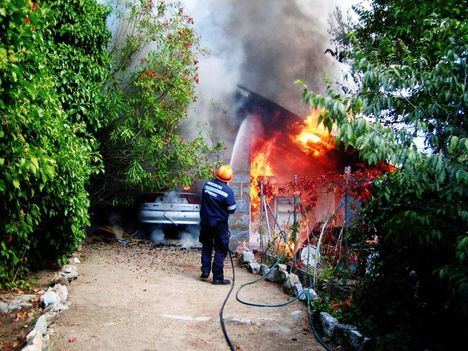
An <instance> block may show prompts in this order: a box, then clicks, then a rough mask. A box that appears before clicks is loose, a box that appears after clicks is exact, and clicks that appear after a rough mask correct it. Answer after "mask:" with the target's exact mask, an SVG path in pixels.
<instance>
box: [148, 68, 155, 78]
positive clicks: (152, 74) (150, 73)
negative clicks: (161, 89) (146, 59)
mask: <svg viewBox="0 0 468 351" xmlns="http://www.w3.org/2000/svg"><path fill="white" fill-rule="evenodd" d="M146 75H147V76H149V77H154V71H153V70H152V69H149V68H148V69H147V70H146Z"/></svg>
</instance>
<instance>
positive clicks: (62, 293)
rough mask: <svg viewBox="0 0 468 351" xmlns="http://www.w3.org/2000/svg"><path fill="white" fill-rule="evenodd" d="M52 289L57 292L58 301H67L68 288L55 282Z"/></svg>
mask: <svg viewBox="0 0 468 351" xmlns="http://www.w3.org/2000/svg"><path fill="white" fill-rule="evenodd" d="M53 290H54V291H55V292H56V293H57V295H58V297H59V301H60V303H64V302H65V301H67V298H68V289H67V287H66V286H65V285H61V284H55V285H54V287H53Z"/></svg>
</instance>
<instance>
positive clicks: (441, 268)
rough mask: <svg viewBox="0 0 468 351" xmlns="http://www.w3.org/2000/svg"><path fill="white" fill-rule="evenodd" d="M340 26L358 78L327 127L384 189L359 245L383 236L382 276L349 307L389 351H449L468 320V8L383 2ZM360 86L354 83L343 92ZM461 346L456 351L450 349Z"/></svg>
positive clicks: (312, 98) (322, 102) (328, 109)
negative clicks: (386, 169) (379, 167)
mask: <svg viewBox="0 0 468 351" xmlns="http://www.w3.org/2000/svg"><path fill="white" fill-rule="evenodd" d="M355 10H356V13H357V15H358V21H357V22H356V23H344V21H343V16H341V15H338V16H337V19H338V22H339V23H340V22H341V26H339V27H335V28H334V33H335V35H336V40H335V44H336V50H335V53H336V56H337V57H338V58H339V59H340V60H342V61H344V62H346V63H348V64H349V65H350V67H351V70H350V73H349V74H348V75H347V76H346V77H345V85H344V86H341V87H340V88H342V89H341V91H340V92H338V89H335V87H332V86H331V85H329V87H328V94H327V96H321V95H318V94H314V93H313V92H311V91H309V90H308V89H307V87H306V88H305V89H304V95H303V98H304V99H305V100H306V101H308V102H309V103H310V104H311V105H312V106H314V107H319V108H323V110H324V112H323V114H322V115H321V120H322V121H323V122H324V124H325V125H327V126H328V127H330V128H331V126H332V125H333V124H335V125H336V126H337V127H339V130H340V132H339V136H338V138H339V139H340V140H342V141H343V142H344V143H345V145H348V146H352V147H353V148H355V149H357V150H359V153H360V156H361V157H362V158H364V159H365V160H366V161H368V162H369V163H371V164H374V163H377V162H379V161H383V162H390V163H392V164H393V165H395V166H397V167H398V168H399V170H398V171H397V172H395V173H393V174H389V175H387V176H385V177H384V178H382V179H381V180H380V181H378V182H377V184H376V188H375V192H374V198H373V199H372V201H371V202H370V203H369V204H368V205H367V206H366V208H365V209H364V212H363V221H364V229H363V230H362V231H360V232H359V231H358V232H357V233H355V235H356V237H357V238H360V239H371V238H373V236H374V235H376V236H377V238H378V245H377V247H376V250H377V252H378V256H377V257H376V258H375V269H374V270H373V271H372V272H370V274H369V275H367V276H366V278H365V279H364V280H363V282H362V285H361V287H360V290H359V291H356V292H355V294H354V295H353V300H352V304H351V306H353V305H354V307H353V308H352V309H354V311H355V315H356V316H358V320H361V323H362V326H363V327H364V328H365V331H366V332H367V333H371V334H372V335H373V336H374V337H375V338H376V339H377V348H378V349H381V350H396V349H403V350H415V349H431V350H443V349H452V348H453V347H451V346H452V345H455V343H456V340H457V339H459V337H460V335H462V334H457V333H458V332H461V330H462V328H463V327H464V326H465V325H466V319H467V317H468V298H467V296H468V269H467V259H468V237H467V234H466V233H467V227H468V225H467V224H468V213H467V211H466V205H465V204H466V203H467V183H468V170H467V163H466V161H467V155H468V138H467V137H468V135H467V129H466V116H465V113H466V102H467V94H466V72H467V66H466V60H467V53H468V46H467V42H466V37H467V35H468V25H467V23H466V20H465V18H466V6H464V4H462V3H461V2H459V1H452V0H448V1H431V2H427V1H426V2H424V1H422V2H408V1H404V0H392V1H387V0H374V1H371V3H370V4H369V6H366V7H359V6H357V7H355ZM350 78H352V84H346V81H349V80H350ZM453 349H454V348H453Z"/></svg>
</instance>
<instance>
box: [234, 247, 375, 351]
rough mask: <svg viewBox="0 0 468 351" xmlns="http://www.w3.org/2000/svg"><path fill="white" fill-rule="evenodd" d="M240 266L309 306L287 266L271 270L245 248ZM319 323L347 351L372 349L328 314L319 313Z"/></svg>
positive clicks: (370, 343) (353, 330)
mask: <svg viewBox="0 0 468 351" xmlns="http://www.w3.org/2000/svg"><path fill="white" fill-rule="evenodd" d="M239 264H240V265H241V266H244V267H246V268H247V269H248V270H249V272H251V273H253V274H260V275H266V276H265V280H267V281H270V282H273V283H278V284H280V285H281V287H282V290H283V291H284V292H285V293H287V294H288V295H292V296H294V297H297V296H300V297H299V300H301V301H302V302H304V303H306V304H307V292H306V293H304V287H303V286H302V283H301V281H300V279H299V276H298V275H297V274H295V273H289V272H288V266H287V265H285V264H278V265H277V266H276V267H275V268H271V269H270V267H269V266H268V265H266V264H263V263H262V264H259V263H258V262H257V261H256V260H255V255H254V253H253V252H252V251H250V250H249V249H246V248H243V249H242V252H240V253H239ZM306 289H307V290H308V294H309V296H310V299H311V300H315V299H318V298H319V296H318V294H317V292H316V291H315V290H314V289H313V288H306ZM319 321H320V326H321V327H322V329H323V332H324V334H325V336H327V337H328V338H330V339H331V340H333V342H335V343H336V344H338V345H341V346H344V347H345V350H350V351H367V350H371V349H372V346H373V341H372V339H370V338H368V337H365V336H363V335H362V334H361V333H360V332H359V331H358V330H357V327H356V326H354V325H351V324H342V323H340V322H339V321H338V320H337V319H336V318H335V317H333V316H332V315H331V314H329V313H327V312H320V313H319Z"/></svg>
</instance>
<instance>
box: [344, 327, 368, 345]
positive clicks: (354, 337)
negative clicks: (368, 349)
mask: <svg viewBox="0 0 468 351" xmlns="http://www.w3.org/2000/svg"><path fill="white" fill-rule="evenodd" d="M346 336H347V337H348V342H349V345H350V346H351V349H352V350H359V349H360V348H361V345H362V343H363V341H364V336H363V335H362V334H361V333H360V332H359V331H357V330H349V331H348V332H347V333H346Z"/></svg>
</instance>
